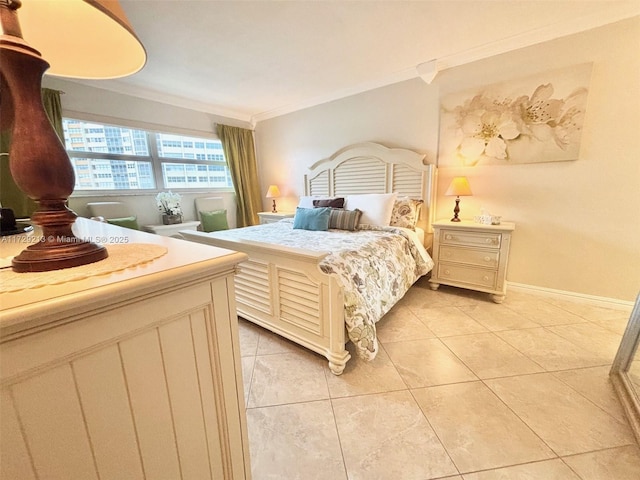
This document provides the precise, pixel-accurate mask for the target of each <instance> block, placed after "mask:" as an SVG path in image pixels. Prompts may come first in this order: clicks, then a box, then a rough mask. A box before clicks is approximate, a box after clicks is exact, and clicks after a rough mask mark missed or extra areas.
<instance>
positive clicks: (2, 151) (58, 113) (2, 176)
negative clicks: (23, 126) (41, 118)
mask: <svg viewBox="0 0 640 480" xmlns="http://www.w3.org/2000/svg"><path fill="white" fill-rule="evenodd" d="M42 103H43V105H44V109H45V111H46V112H47V116H48V117H49V120H50V121H51V124H52V125H53V128H54V130H55V131H56V133H57V134H58V137H59V138H60V140H61V141H63V142H64V131H63V129H62V102H61V101H60V92H59V91H57V90H51V89H49V88H43V89H42ZM10 145H11V132H10V131H8V130H7V131H2V132H0V203H2V206H3V207H4V208H11V209H12V210H13V213H14V214H15V216H16V218H25V217H30V216H31V214H32V213H33V212H35V210H36V208H37V204H36V202H34V201H33V200H31V199H30V198H29V197H27V196H26V195H25V194H24V193H22V191H21V190H20V189H19V188H18V186H17V185H16V184H15V182H14V181H13V177H12V176H11V171H10V169H9V147H10Z"/></svg>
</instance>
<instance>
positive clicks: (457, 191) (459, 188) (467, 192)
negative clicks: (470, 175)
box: [445, 177, 472, 222]
mask: <svg viewBox="0 0 640 480" xmlns="http://www.w3.org/2000/svg"><path fill="white" fill-rule="evenodd" d="M445 195H447V196H455V197H456V206H455V208H454V209H453V218H452V219H451V221H452V222H459V221H460V218H459V217H458V214H459V213H460V197H463V196H464V197H466V196H471V195H472V193H471V187H470V186H469V181H468V180H467V177H455V178H454V179H453V180H451V184H450V185H449V188H447V191H446V192H445Z"/></svg>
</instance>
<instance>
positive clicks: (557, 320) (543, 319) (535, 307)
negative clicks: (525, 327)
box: [507, 297, 587, 326]
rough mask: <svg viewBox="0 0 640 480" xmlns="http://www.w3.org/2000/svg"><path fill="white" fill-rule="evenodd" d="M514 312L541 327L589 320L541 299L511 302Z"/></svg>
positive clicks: (534, 298)
mask: <svg viewBox="0 0 640 480" xmlns="http://www.w3.org/2000/svg"><path fill="white" fill-rule="evenodd" d="M507 306H508V307H509V308H510V309H511V310H513V311H514V312H516V313H518V314H520V315H522V316H523V317H525V318H527V319H529V320H531V321H532V322H535V323H537V324H540V325H543V326H545V325H567V324H571V323H582V322H586V321H587V320H586V319H584V318H583V317H580V316H578V315H576V314H574V313H571V312H568V311H566V310H564V309H562V308H560V307H557V306H555V305H551V304H550V303H548V302H546V301H545V300H542V299H540V298H539V297H531V298H530V299H527V300H520V301H513V302H509V303H508V305H507Z"/></svg>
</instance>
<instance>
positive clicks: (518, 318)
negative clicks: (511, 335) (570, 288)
mask: <svg viewBox="0 0 640 480" xmlns="http://www.w3.org/2000/svg"><path fill="white" fill-rule="evenodd" d="M459 308H460V310H462V311H463V312H464V313H466V314H467V315H469V316H470V317H471V318H473V319H474V320H475V321H476V322H478V323H479V324H481V325H482V326H484V327H485V328H487V329H488V330H491V331H492V332H495V331H498V330H516V329H519V328H535V327H539V326H540V325H538V324H537V323H535V322H532V321H531V320H529V319H527V318H525V317H523V316H522V315H520V314H518V313H516V312H514V311H513V310H511V309H510V308H509V307H508V306H505V305H504V304H497V303H485V304H478V305H469V306H462V307H459Z"/></svg>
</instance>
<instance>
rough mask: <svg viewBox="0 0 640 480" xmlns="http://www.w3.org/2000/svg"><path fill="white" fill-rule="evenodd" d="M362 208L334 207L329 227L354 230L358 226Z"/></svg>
mask: <svg viewBox="0 0 640 480" xmlns="http://www.w3.org/2000/svg"><path fill="white" fill-rule="evenodd" d="M360 217H362V210H358V209H357V208H356V209H355V210H343V209H341V208H334V209H332V210H331V214H330V215H329V228H337V229H339V230H350V231H354V230H356V229H357V228H358V224H359V223H360Z"/></svg>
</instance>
